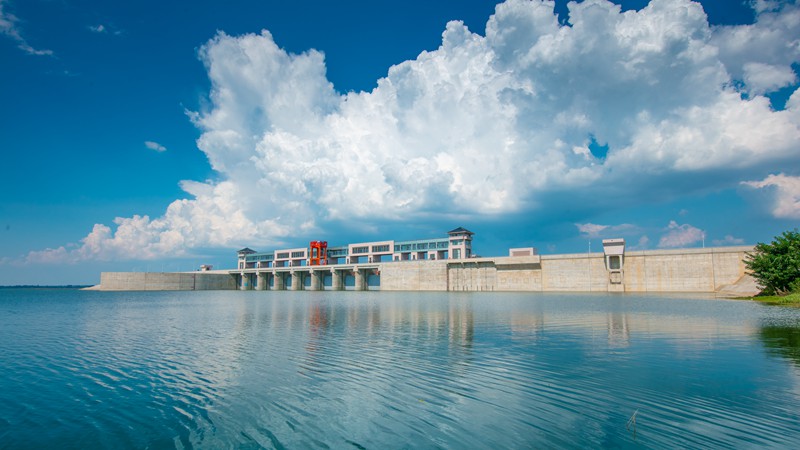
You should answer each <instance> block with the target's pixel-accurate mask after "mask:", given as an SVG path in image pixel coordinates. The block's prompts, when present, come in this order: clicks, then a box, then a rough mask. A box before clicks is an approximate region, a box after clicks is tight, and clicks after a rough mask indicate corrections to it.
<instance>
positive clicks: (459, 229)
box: [447, 227, 475, 235]
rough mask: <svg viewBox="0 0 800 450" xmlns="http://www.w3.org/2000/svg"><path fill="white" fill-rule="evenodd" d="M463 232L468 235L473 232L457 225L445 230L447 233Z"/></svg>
mask: <svg viewBox="0 0 800 450" xmlns="http://www.w3.org/2000/svg"><path fill="white" fill-rule="evenodd" d="M464 233H466V234H470V235H472V234H475V233H473V232H472V231H469V230H468V229H466V228H464V227H458V228H456V229H455V230H452V231H448V232H447V234H464Z"/></svg>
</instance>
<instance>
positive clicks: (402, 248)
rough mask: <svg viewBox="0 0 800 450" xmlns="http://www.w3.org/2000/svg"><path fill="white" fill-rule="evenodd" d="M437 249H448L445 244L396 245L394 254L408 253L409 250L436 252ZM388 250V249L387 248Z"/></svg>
mask: <svg viewBox="0 0 800 450" xmlns="http://www.w3.org/2000/svg"><path fill="white" fill-rule="evenodd" d="M437 248H440V249H445V248H448V245H447V242H430V243H428V242H422V243H418V244H397V245H395V246H394V251H396V252H408V251H411V250H436V249H437ZM387 250H388V248H387Z"/></svg>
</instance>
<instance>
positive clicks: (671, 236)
mask: <svg viewBox="0 0 800 450" xmlns="http://www.w3.org/2000/svg"><path fill="white" fill-rule="evenodd" d="M665 231H666V233H665V234H664V235H663V236H661V239H659V241H658V247H659V248H676V247H686V246H689V245H693V244H696V243H698V242H700V241H702V240H703V238H704V237H705V234H704V232H703V230H701V229H699V228H696V227H693V226H691V225H689V224H688V223H685V224H682V225H678V223H677V222H675V221H674V220H672V221H670V222H669V225H668V226H667V229H666V230H665Z"/></svg>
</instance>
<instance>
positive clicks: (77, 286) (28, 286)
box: [0, 284, 93, 289]
mask: <svg viewBox="0 0 800 450" xmlns="http://www.w3.org/2000/svg"><path fill="white" fill-rule="evenodd" d="M92 286H93V285H91V284H60V285H36V284H18V285H15V286H0V289H84V288H87V287H92Z"/></svg>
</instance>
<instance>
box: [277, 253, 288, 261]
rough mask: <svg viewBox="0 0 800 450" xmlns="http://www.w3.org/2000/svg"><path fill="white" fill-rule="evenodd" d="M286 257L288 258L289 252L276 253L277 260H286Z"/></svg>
mask: <svg viewBox="0 0 800 450" xmlns="http://www.w3.org/2000/svg"><path fill="white" fill-rule="evenodd" d="M288 257H289V252H286V253H278V258H280V259H286V258H288Z"/></svg>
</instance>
